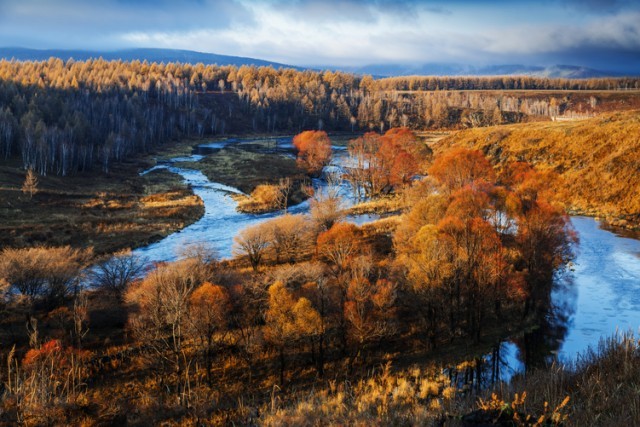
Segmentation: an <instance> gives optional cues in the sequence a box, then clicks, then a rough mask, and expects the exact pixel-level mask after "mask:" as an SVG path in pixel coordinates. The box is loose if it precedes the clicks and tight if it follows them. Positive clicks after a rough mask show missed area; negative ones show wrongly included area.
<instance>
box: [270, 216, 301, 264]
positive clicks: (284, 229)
mask: <svg viewBox="0 0 640 427" xmlns="http://www.w3.org/2000/svg"><path fill="white" fill-rule="evenodd" d="M264 226H265V227H266V228H267V229H268V230H269V239H270V243H269V245H270V247H271V249H272V250H273V252H275V259H276V262H278V263H279V262H280V261H281V260H286V261H288V262H295V261H296V259H298V258H299V257H300V255H301V254H303V253H304V252H305V251H306V250H307V249H308V239H309V233H310V231H311V229H310V224H309V221H308V220H307V218H306V217H304V216H303V215H291V214H286V215H282V216H279V217H276V218H273V219H271V220H269V221H267V222H265V223H264Z"/></svg>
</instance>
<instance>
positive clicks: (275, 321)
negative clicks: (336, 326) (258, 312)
mask: <svg viewBox="0 0 640 427" xmlns="http://www.w3.org/2000/svg"><path fill="white" fill-rule="evenodd" d="M265 320H266V322H267V324H266V330H265V335H266V338H267V340H269V342H271V344H273V345H274V346H275V347H276V348H277V349H278V358H279V361H280V384H281V385H282V384H284V371H285V351H286V349H287V347H290V346H293V345H295V343H296V342H297V341H299V340H300V339H302V338H304V337H308V336H312V335H315V334H318V333H319V332H320V325H321V319H320V315H319V314H318V312H317V311H316V310H315V309H314V308H313V306H312V304H311V302H310V301H309V300H308V299H306V298H304V297H302V298H298V299H296V298H295V297H294V295H293V293H292V292H291V291H289V290H288V289H287V287H286V286H285V284H284V283H282V282H276V283H274V284H273V285H271V287H270V288H269V308H268V309H267V312H266V313H265Z"/></svg>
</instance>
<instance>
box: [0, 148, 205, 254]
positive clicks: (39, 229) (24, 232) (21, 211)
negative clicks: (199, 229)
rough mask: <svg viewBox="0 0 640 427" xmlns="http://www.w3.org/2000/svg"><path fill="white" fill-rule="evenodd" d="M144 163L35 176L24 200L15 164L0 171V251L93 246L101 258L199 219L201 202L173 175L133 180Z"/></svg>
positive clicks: (157, 174)
mask: <svg viewBox="0 0 640 427" xmlns="http://www.w3.org/2000/svg"><path fill="white" fill-rule="evenodd" d="M189 144H190V143H183V144H178V145H177V147H179V148H181V149H186V148H185V147H188V146H189ZM173 149H174V150H175V149H176V148H175V147H174V148H173ZM161 154H162V153H155V154H154V155H161ZM152 164H153V160H152V157H151V156H150V157H148V158H146V159H142V160H139V161H130V162H124V163H121V164H118V165H114V167H113V169H112V170H111V171H110V173H109V174H103V173H96V172H93V173H91V174H88V173H87V174H80V175H77V176H71V177H59V176H40V177H38V180H39V184H38V190H39V191H38V193H37V194H35V195H34V196H33V198H32V199H30V198H29V196H28V195H25V194H23V193H22V191H21V186H22V183H23V181H24V176H25V172H24V171H23V170H22V169H21V168H20V167H19V164H18V163H17V162H15V163H10V164H4V165H2V166H0V182H1V183H2V184H1V185H0V247H4V246H11V247H27V246H33V245H51V246H58V245H72V246H76V247H87V246H93V247H94V250H95V252H96V253H98V254H101V253H109V252H113V251H116V250H119V249H123V248H132V247H137V246H141V245H145V244H148V243H150V242H153V241H156V240H159V239H161V238H163V237H165V236H167V235H169V234H171V233H173V232H175V231H177V230H180V229H182V228H184V227H185V226H187V225H189V224H191V223H193V222H195V221H196V220H197V219H198V218H200V217H201V216H202V215H203V213H204V206H203V204H202V201H201V200H200V198H199V197H197V196H195V195H194V194H193V192H192V191H191V189H190V188H189V187H187V186H186V185H184V184H183V182H182V179H181V177H180V176H178V175H176V174H173V173H170V172H168V171H163V170H158V171H154V172H152V173H149V174H147V175H144V176H139V175H138V173H139V171H141V170H143V169H144V168H147V167H149V166H151V165H152Z"/></svg>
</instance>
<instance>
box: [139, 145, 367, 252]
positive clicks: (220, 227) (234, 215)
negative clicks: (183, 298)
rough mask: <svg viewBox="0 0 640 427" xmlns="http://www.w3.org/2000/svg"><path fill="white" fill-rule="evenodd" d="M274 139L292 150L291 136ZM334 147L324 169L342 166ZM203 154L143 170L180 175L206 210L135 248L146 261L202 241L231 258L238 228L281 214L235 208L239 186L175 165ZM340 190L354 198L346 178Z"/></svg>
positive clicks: (318, 186) (304, 208)
mask: <svg viewBox="0 0 640 427" xmlns="http://www.w3.org/2000/svg"><path fill="white" fill-rule="evenodd" d="M253 141H256V140H252V139H245V140H236V139H230V140H226V141H219V142H210V143H206V144H201V145H199V146H198V149H197V151H199V152H206V151H207V150H212V149H220V148H224V147H225V146H227V145H230V144H245V143H251V142H253ZM273 141H274V149H275V150H276V151H278V152H282V153H283V154H284V155H287V154H289V155H291V154H292V153H293V151H292V150H293V146H292V144H291V138H274V139H273ZM333 148H334V150H333V152H334V155H333V158H332V161H331V164H330V165H329V166H328V167H327V168H326V170H327V171H331V170H334V169H336V168H340V167H342V165H343V164H344V163H343V162H344V161H345V159H346V152H345V149H344V147H339V146H335V147H333ZM203 158H204V155H202V154H192V155H191V156H183V157H174V158H172V159H170V160H168V161H164V162H162V163H160V164H159V165H157V166H154V167H153V168H151V169H148V170H146V171H144V172H142V174H146V173H149V172H151V171H152V170H156V169H167V170H169V171H171V172H174V173H177V174H178V175H180V176H182V178H183V179H184V181H185V183H187V184H189V185H190V186H191V187H192V188H193V192H194V193H195V194H196V195H198V196H199V197H200V198H201V199H202V200H203V202H204V206H205V213H204V215H203V217H202V218H201V219H199V220H198V221H197V222H195V223H194V224H192V225H190V226H188V227H185V228H184V229H182V230H181V231H178V232H176V233H173V234H171V235H169V236H168V237H165V238H164V239H162V240H160V241H158V242H156V243H152V244H150V245H148V246H144V247H141V248H138V249H136V250H135V251H134V253H135V254H136V255H139V256H141V257H143V258H145V259H147V260H148V261H149V262H160V261H174V260H176V259H178V258H179V257H180V254H181V251H183V250H184V248H185V247H188V246H191V245H197V244H205V245H207V246H208V247H210V248H212V249H214V250H215V251H216V252H217V254H218V256H220V257H221V258H230V257H231V256H232V246H233V238H234V237H235V235H236V234H238V232H239V231H240V230H242V229H243V228H246V227H248V226H250V225H254V224H257V223H259V222H262V221H266V220H268V219H270V218H274V217H276V216H279V215H281V214H282V213H281V212H272V213H266V214H246V213H240V212H237V211H236V206H237V203H236V202H235V201H234V200H233V199H232V198H231V197H230V194H233V193H236V194H243V193H242V192H241V191H240V190H238V189H236V188H233V187H229V186H227V185H224V184H220V183H216V182H211V181H210V180H209V179H208V178H207V177H206V176H205V175H204V174H203V173H202V172H200V171H197V170H194V169H188V168H185V167H178V166H176V164H178V163H180V164H181V166H182V165H184V163H186V162H197V161H200V160H202V159H203ZM313 186H314V189H315V191H319V192H322V191H325V190H326V186H327V183H326V181H325V180H324V179H314V180H313ZM340 194H341V195H342V198H343V200H344V205H345V206H348V205H349V204H350V203H352V202H353V200H352V199H351V190H350V187H349V185H348V184H347V183H346V182H342V183H341V185H340ZM308 211H309V201H304V202H302V203H300V204H298V205H295V206H291V207H289V209H288V212H289V213H293V214H298V213H306V212H308ZM376 218H378V217H377V216H376V215H358V216H353V217H349V218H348V220H349V221H351V222H354V223H357V224H362V223H365V222H369V221H372V220H374V219H376Z"/></svg>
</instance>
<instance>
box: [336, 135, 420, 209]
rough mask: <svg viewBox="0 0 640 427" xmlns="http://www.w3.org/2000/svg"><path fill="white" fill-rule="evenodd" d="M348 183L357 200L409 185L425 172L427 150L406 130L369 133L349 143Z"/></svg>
mask: <svg viewBox="0 0 640 427" xmlns="http://www.w3.org/2000/svg"><path fill="white" fill-rule="evenodd" d="M348 149H349V154H350V157H351V160H350V163H349V164H348V172H347V179H348V180H349V181H350V182H351V185H352V186H353V188H354V191H355V192H356V195H357V196H358V197H376V196H380V195H382V194H386V193H390V192H391V191H392V190H394V189H397V188H401V187H403V186H406V185H408V184H409V183H410V182H411V180H412V179H413V178H414V177H415V176H416V175H418V174H420V173H421V172H422V171H423V169H424V163H425V158H426V155H427V152H428V149H427V148H426V146H425V145H424V144H423V143H422V142H421V141H420V140H419V139H418V138H417V137H416V135H415V134H414V133H413V132H412V131H411V130H409V129H407V128H393V129H390V130H388V131H387V132H386V133H385V134H384V135H379V134H377V133H375V132H368V133H366V134H364V135H363V136H362V137H360V138H356V139H354V140H352V141H350V142H349V146H348Z"/></svg>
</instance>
